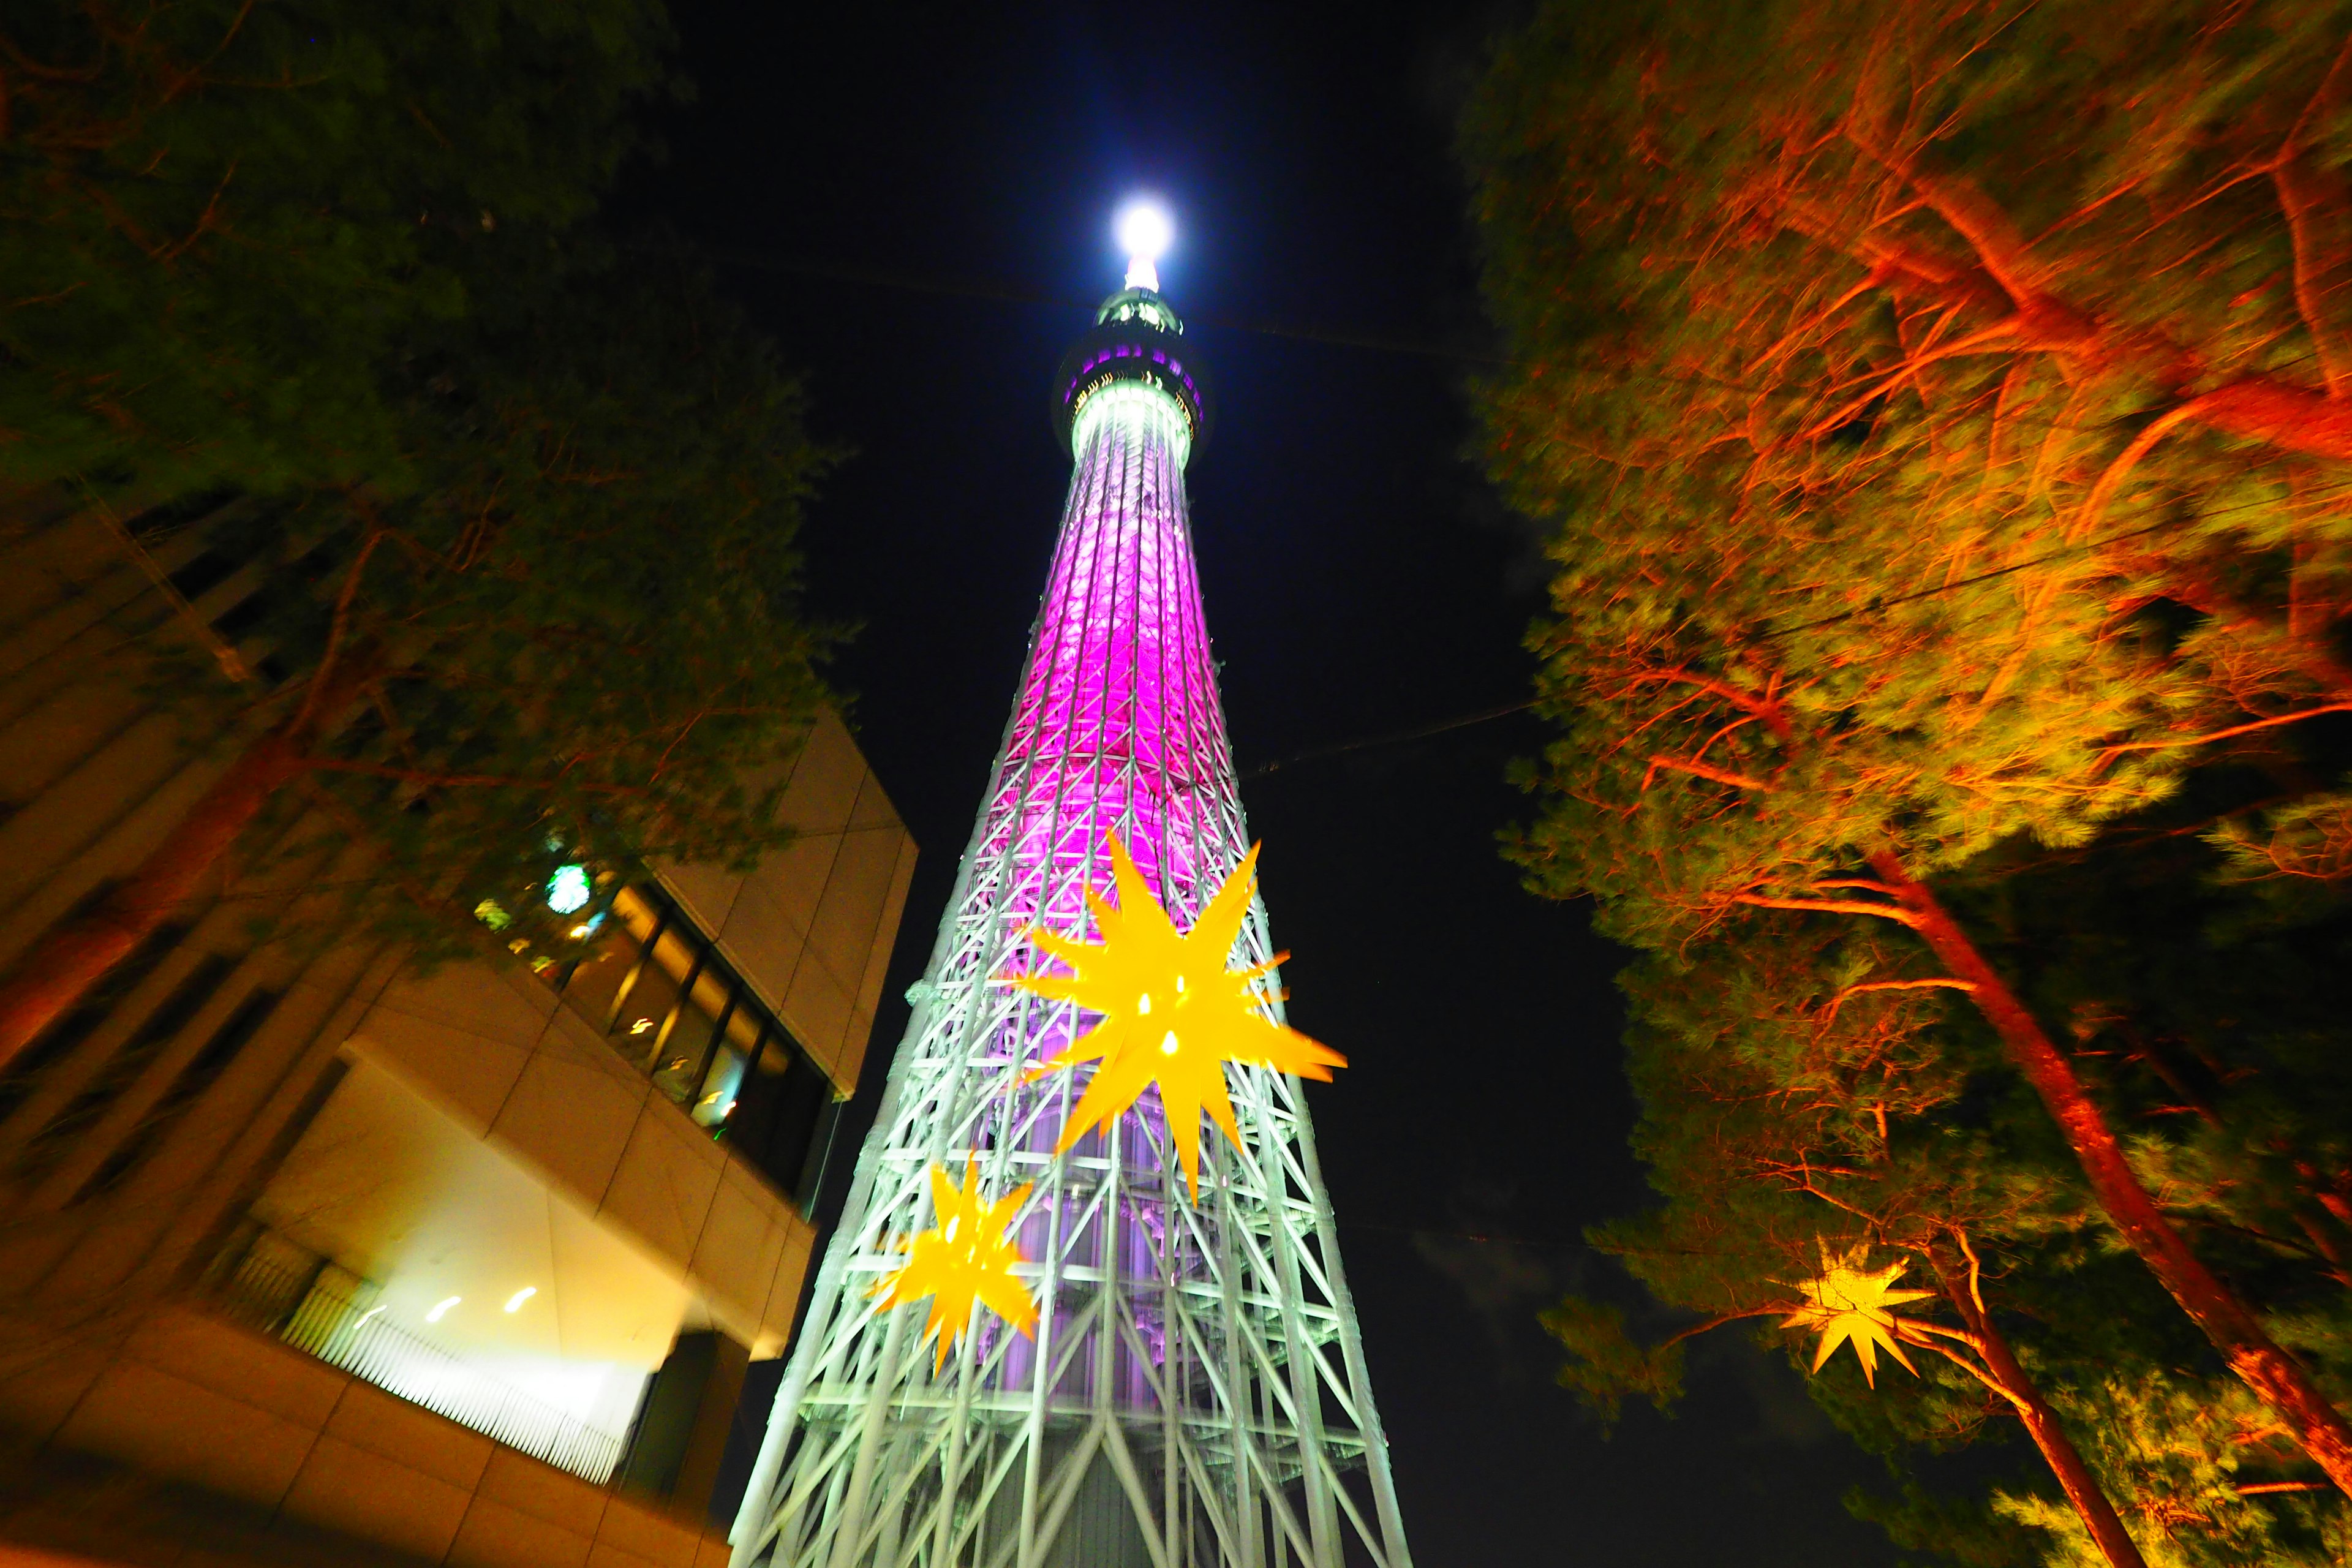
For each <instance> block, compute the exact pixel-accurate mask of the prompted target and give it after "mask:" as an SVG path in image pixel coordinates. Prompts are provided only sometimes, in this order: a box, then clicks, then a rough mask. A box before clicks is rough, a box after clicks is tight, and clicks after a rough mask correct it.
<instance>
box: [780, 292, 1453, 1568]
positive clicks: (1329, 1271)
mask: <svg viewBox="0 0 2352 1568" xmlns="http://www.w3.org/2000/svg"><path fill="white" fill-rule="evenodd" d="M1181 331H1182V328H1181V323H1180V322H1178V321H1176V320H1175V318H1174V316H1173V314H1172V312H1170V311H1168V310H1167V309H1166V306H1165V302H1164V301H1161V300H1159V298H1158V296H1157V295H1156V294H1154V293H1152V292H1151V291H1150V290H1138V289H1129V290H1127V291H1125V292H1124V293H1122V294H1118V295H1114V296H1113V297H1112V299H1111V300H1110V301H1109V302H1108V304H1106V305H1105V307H1104V309H1103V313H1102V316H1101V317H1100V318H1099V320H1098V324H1097V330H1096V331H1095V332H1094V333H1092V334H1090V335H1089V337H1088V338H1087V340H1084V341H1083V342H1081V344H1080V345H1079V348H1078V349H1077V350H1074V351H1073V353H1072V358H1071V359H1070V360H1069V361H1067V362H1066V363H1065V366H1064V370H1065V375H1064V387H1063V394H1064V406H1063V414H1064V417H1065V419H1066V422H1067V427H1068V428H1069V429H1070V432H1071V438H1072V453H1073V456H1074V458H1075V459H1076V470H1075V473H1074V475H1073V478H1072V481H1071V486H1070V492H1069V499H1068V502H1067V505H1066V509H1065V511H1064V514H1063V520H1062V528H1061V534H1060V538H1059V541H1058V542H1057V544H1056V547H1055V553H1054V559H1053V564H1052V567H1051V570H1050V574H1049V575H1048V578H1047V583H1046V588H1045V598H1044V601H1043V604H1042V605H1041V607H1040V610H1039V614H1038V617H1037V622H1036V625H1035V628H1034V632H1033V633H1032V636H1031V641H1030V649H1029V657H1028V662H1027V665H1026V668H1025V670H1024V676H1023V679H1022V682H1021V688H1020V695H1019V698H1018V700H1017V701H1016V703H1015V705H1014V708H1013V716H1012V720H1011V722H1010V723H1009V724H1008V726H1007V728H1006V731H1005V737H1004V741H1003V747H1002V749H1001V750H1000V752H999V753H998V756H997V761H996V765H995V769H994V772H993V773H992V778H991V782H990V784H989V792H988V796H987V801H986V804H985V805H984V806H983V808H982V811H981V814H980V818H979V822H978V824H977V826H976V827H975V829H974V832H973V835H972V839H971V845H970V847H968V848H967V850H966V851H965V855H964V859H963V863H962V868H961V874H960V877H959V879H958V883H957V888H956V891H955V894H954V897H953V900H952V901H951V902H950V906H949V910H948V914H947V916H946V918H945V920H944V921H942V924H941V927H940V936H939V942H938V945H937V947H936V948H935V949H934V951H933V953H932V957H931V963H930V967H929V972H928V973H927V975H926V977H925V979H924V980H923V982H922V983H921V984H919V985H918V986H917V987H916V988H915V991H914V993H913V995H914V1000H915V1003H916V1006H915V1011H914V1016H913V1018H912V1020H911V1021H910V1023H909V1024H908V1033H907V1036H906V1038H905V1041H904V1043H903V1044H902V1045H901V1046H900V1047H899V1052H898V1057H897V1058H896V1060H895V1061H894V1062H893V1064H892V1067H891V1073H890V1079H889V1086H888V1089H887V1093H886V1095H885V1098H884V1100H883V1102H882V1106H881V1109H880V1111H879V1114H878V1116H877V1121H876V1122H875V1126H874V1130H873V1131H872V1133H871V1135H870V1136H869V1137H868V1139H867V1141H866V1146H865V1149H864V1151H863V1152H862V1154H861V1156H860V1159H859V1162H858V1166H857V1173H856V1184H855V1186H854V1188H853V1190H852V1192H851V1194H850V1197H849V1201H848V1206H847V1209H846V1211H845V1214H844V1215H843V1217H842V1221H841V1225H840V1226H839V1229H838V1230H837V1232H836V1233H835V1237H834V1238H833V1242H832V1245H831V1247H830V1248H829V1249H828V1251H827V1253H826V1255H825V1258H824V1264H823V1267H822V1269H821V1271H820V1273H819V1276H818V1280H817V1285H816V1289H815V1294H814V1300H813V1301H812V1303H811V1305H810V1308H809V1311H808V1315H807V1317H806V1319H805V1320H804V1321H803V1325H802V1328H801V1331H800V1333H799V1336H798V1339H797V1342H796V1345H795V1349H794V1352H793V1358H792V1363H791V1365H790V1367H789V1369H788V1371H787V1373H786V1377H785V1381H784V1384H783V1386H782V1389H781V1391H780V1392H779V1394H778V1397H777V1402H776V1405H775V1409H774V1413H773V1415H772V1418H771V1421H770V1425H769V1428H768V1433H767V1438H766V1442H765V1444H764V1446H763V1447H762V1449H761V1455H760V1458H759V1461H758V1465H757V1468H755V1470H754V1472H753V1475H752V1479H751V1487H750V1489H749V1491H748V1492H747V1493H746V1497H745V1504H744V1510H743V1512H742V1514H741V1516H740V1518H739V1520H738V1521H737V1524H736V1530H735V1537H734V1539H735V1557H734V1563H735V1565H736V1568H950V1565H951V1564H952V1565H969V1568H1210V1565H1217V1568H1287V1565H1289V1564H1293V1563H1297V1564H1300V1565H1302V1568H1341V1565H1342V1564H1343V1563H1370V1564H1373V1565H1375V1568H1410V1563H1411V1559H1410V1557H1409V1555H1408V1553H1407V1552H1406V1548H1405V1542H1404V1535H1403V1531H1402V1526H1401V1524H1400V1521H1399V1518H1398V1513H1397V1507H1396V1500H1395V1495H1394V1491H1393V1489H1392V1487H1391V1481H1390V1477H1389V1469H1388V1455H1387V1447H1386V1443H1385V1440H1384V1439H1383V1437H1382V1436H1381V1426H1380V1420H1379V1417H1378V1415H1377V1414H1376V1413H1375V1412H1374V1410H1373V1407H1372V1399H1371V1390H1370V1383H1369V1381H1368V1379H1367V1376H1366V1373H1365V1369H1364V1356H1363V1347H1362V1343H1361V1341H1360V1336H1359V1334H1358V1331H1357V1327H1356V1320H1355V1311H1354V1308H1353V1306H1352V1305H1351V1304H1350V1302H1349V1296H1348V1289H1347V1282H1346V1279H1345V1278H1344V1276H1343V1275H1342V1273H1341V1270H1340V1264H1339V1246H1338V1241H1337V1238H1336V1236H1335V1234H1334V1229H1333V1222H1332V1216H1331V1206H1330V1203H1329V1200H1328V1197H1327V1196H1326V1195H1325V1192H1324V1186H1323V1180H1322V1176H1321V1173H1320V1171H1319V1170H1318V1166H1317V1163H1316V1154H1315V1142H1314V1137H1313V1134H1312V1131H1311V1130H1310V1128H1309V1126H1308V1121H1307V1110H1306V1107H1305V1105H1304V1103H1303V1102H1302V1100H1301V1096H1300V1093H1299V1088H1298V1084H1297V1081H1296V1080H1295V1079H1288V1078H1286V1077H1283V1076H1280V1075H1276V1074H1274V1073H1270V1072H1267V1071H1265V1070H1262V1069H1257V1068H1229V1069H1228V1073H1229V1080H1228V1081H1229V1086H1230V1089H1231V1092H1232V1096H1233V1100H1234V1110H1235V1114H1236V1117H1237V1120H1238V1122H1239V1125H1240V1127H1241V1131H1242V1135H1243V1136H1242V1142H1241V1144H1240V1145H1239V1146H1238V1147H1236V1146H1234V1144H1232V1143H1230V1142H1227V1141H1226V1140H1225V1139H1224V1138H1223V1136H1222V1135H1221V1134H1218V1133H1216V1132H1214V1131H1209V1132H1208V1134H1207V1136H1206V1137H1205V1138H1204V1140H1203V1158H1202V1173H1201V1185H1200V1191H1199V1194H1198V1196H1197V1199H1196V1198H1194V1197H1192V1196H1191V1195H1190V1194H1188V1193H1187V1192H1186V1190H1185V1188H1184V1184H1183V1178H1182V1175H1181V1172H1180V1171H1179V1169H1178V1165H1177V1160H1176V1157H1175V1153H1174V1151H1173V1150H1172V1149H1171V1147H1170V1145H1169V1140H1168V1136H1167V1132H1168V1130H1167V1127H1166V1125H1165V1121H1164V1118H1163V1117H1162V1115H1161V1113H1160V1108H1159V1105H1158V1103H1157V1100H1156V1096H1155V1097H1152V1098H1147V1099H1146V1100H1144V1101H1143V1102H1141V1103H1140V1104H1139V1105H1138V1107H1137V1108H1136V1109H1135V1110H1132V1111H1130V1112H1129V1113H1128V1114H1127V1115H1125V1116H1123V1117H1121V1118H1120V1119H1119V1121H1118V1123H1117V1124H1116V1125H1115V1126H1114V1127H1113V1128H1112V1129H1111V1130H1110V1131H1108V1132H1106V1133H1099V1134H1093V1135H1089V1136H1088V1137H1087V1138H1086V1139H1085V1140H1083V1141H1082V1142H1079V1143H1078V1144H1077V1145H1076V1148H1074V1149H1073V1150H1072V1151H1071V1152H1069V1153H1068V1154H1066V1155H1064V1156H1061V1157H1058V1158H1057V1157H1056V1156H1055V1153H1054V1152H1053V1151H1054V1148H1055V1142H1056V1140H1057V1139H1058V1137H1059V1135H1060V1132H1061V1130H1062V1127H1063V1123H1064V1120H1065V1118H1066V1117H1067V1116H1068V1114H1069V1111H1070V1108H1071V1106H1072V1105H1073V1104H1074V1103H1075V1100H1076V1096H1077V1095H1078V1094H1079V1093H1081V1092H1082V1091H1083V1089H1084V1088H1085V1079H1084V1078H1083V1076H1081V1075H1078V1074H1072V1073H1068V1072H1057V1073H1055V1074H1052V1075H1050V1076H1049V1077H1046V1078H1045V1079H1042V1080H1040V1081H1037V1082H1035V1083H1034V1084H1027V1085H1024V1083H1023V1082H1022V1081H1021V1079H1022V1075H1023V1073H1024V1069H1025V1068H1030V1067H1033V1066H1034V1065H1035V1064H1036V1063H1037V1062H1038V1061H1040V1060H1042V1059H1043V1058H1045V1057H1047V1056H1050V1055H1052V1054H1053V1053H1055V1051H1058V1050H1060V1049H1061V1048H1062V1047H1064V1046H1066V1045H1067V1044H1068V1043H1069V1042H1070V1040H1071V1039H1072V1038H1073V1037H1075V1036H1076V1034H1077V1033H1078V1032H1080V1031H1082V1030H1083V1029H1084V1028H1085V1027H1086V1026H1087V1024H1088V1023H1089V1022H1091V1016H1089V1015H1083V1014H1080V1013H1078V1012H1077V1011H1076V1010H1075V1009H1074V1008H1072V1007H1071V1006H1070V1005H1066V1004H1061V1003H1055V1002H1048V1001H1045V1000H1044V999H1041V998H1038V997H1034V996H1030V995H1028V994H1024V993H1020V992H1016V991H1013V990H1012V989H1010V988H1008V987H1006V986H1005V985H1003V984H1001V983H1000V979H999V977H1002V976H1003V975H1006V974H1009V973H1017V972H1021V971H1024V970H1026V969H1028V968H1030V967H1032V966H1033V965H1035V964H1038V963H1042V962H1044V961H1043V960H1042V958H1041V957H1040V955H1038V954H1037V953H1036V952H1035V951H1034V948H1033V947H1032V946H1031V945H1030V943H1029V942H1027V941H1026V940H1024V932H1026V931H1028V930H1029V929H1030V928H1031V927H1032V926H1033V925H1044V926H1045V927H1047V928H1049V929H1051V930H1054V931H1060V932H1066V933H1071V934H1083V935H1086V936H1087V937H1092V936H1093V934H1094V933H1093V931H1091V930H1090V923H1091V922H1090V921H1089V917H1088V915H1087V910H1086V907H1085V901H1084V893H1085V890H1086V889H1087V888H1089V887H1092V888H1094V889H1097V890H1098V891H1107V890H1108V888H1109V886H1110V874H1109V866H1108V849H1107V847H1106V837H1107V835H1108V832H1110V831H1111V830H1113V829H1116V830H1117V831H1118V834H1119V836H1120V837H1121V839H1122V840H1123V841H1124V842H1125V843H1126V845H1127V846H1128V847H1129V851H1130V852H1131V853H1132V854H1133V856H1134V857H1135V859H1136V862H1137V864H1138V866H1139V868H1140V869H1141V870H1142V872H1143V874H1144V875H1145V877H1146V878H1147V879H1149V880H1150V882H1151V884H1152V886H1153V887H1154V888H1155V889H1157V890H1158V891H1159V893H1160V898H1161V900H1162V901H1163V902H1164V903H1165V904H1166V905H1167V907H1168V909H1169V910H1170V912H1171V915H1173V916H1174V917H1175V918H1176V919H1177V921H1179V923H1180V924H1189V923H1190V921H1191V919H1192V917H1193V916H1194V915H1195V914H1197V912H1198V910H1199V909H1200V908H1201V906H1202V903H1203V902H1204V901H1205V900H1207V899H1208V897H1209V896H1210V895H1211V894H1212V893H1213V892H1214V890H1215V889H1216V887H1217V886H1218V884H1219V883H1220V882H1221V881H1222V880H1223V878H1224V877H1225V876H1226V875H1227V874H1228V873H1229V872H1230V871H1231V870H1232V869H1233V868H1234V866H1235V865H1236V864H1237V863H1238V862H1239V860H1240V858H1241V857H1242V855H1243V853H1244V850H1245V849H1246V847H1247V845H1248V833H1247V830H1246V828H1245V826H1244V822H1243V816H1242V808H1241V801H1240V795H1239V791H1238V789H1237V787H1236V784H1235V781H1234V767H1233V758H1232V752H1231V749H1230V747H1229V746H1228V744H1227V742H1226V737H1225V729H1224V717H1223V710H1222V709H1221V706H1220V704H1219V700H1218V694H1217V684H1216V675H1215V668H1214V666H1213V663H1212V661H1211V658H1210V653H1209V639H1208V635H1207V630H1206V627H1205V626H1204V624H1203V622H1202V613H1201V595H1200V583H1199V578H1198V575H1197V574H1196V572H1195V570H1194V565H1193V560H1192V534H1191V529H1190V524H1189V521H1188V518H1187V506H1186V500H1185V492H1184V465H1185V462H1186V459H1187V457H1188V455H1189V451H1190V447H1191V444H1192V438H1193V436H1194V435H1195V433H1196V431H1197V429H1198V428H1199V426H1200V425H1201V422H1202V400H1201V398H1200V396H1199V395H1198V393H1197V390H1196V388H1195V385H1194V379H1193V376H1192V374H1188V373H1187V371H1186V369H1185V366H1184V364H1183V363H1182V361H1183V358H1185V357H1192V356H1191V355H1190V354H1189V353H1187V352H1186V350H1185V345H1184V344H1183V342H1182V341H1181V338H1180V337H1179V336H1177V334H1179V333H1181ZM1180 356H1181V357H1180ZM1197 368H1198V367H1197V366H1196V367H1195V369H1196V370H1197ZM1271 951H1272V950H1271V946H1270V943H1269V942H1268V939H1267V931H1266V923H1265V910H1264V907H1263V905H1262V904H1261V905H1257V906H1255V907H1254V908H1253V910H1252V911H1251V917H1250V920H1249V922H1248V924H1247V926H1246V928H1245V929H1244V934H1243V937H1242V939H1241V942H1240V943H1239V945H1238V947H1237V950H1236V954H1235V959H1236V962H1239V963H1255V962H1258V961H1259V960H1262V959H1264V958H1266V957H1268V956H1270V955H1271ZM1265 1005H1266V1006H1267V1008H1268V1009H1270V1010H1271V1011H1273V1012H1274V1013H1275V1014H1276V1016H1279V1013H1280V1008H1281V1005H1282V1004H1281V1000H1280V997H1279V994H1278V991H1277V989H1276V985H1275V983H1274V982H1272V981H1269V982H1268V983H1267V990H1266V992H1265ZM1083 1070H1086V1069H1082V1072H1083ZM967 1159H969V1160H971V1161H972V1162H973V1163H974V1165H975V1168H976V1169H977V1171H978V1173H979V1180H980V1182H981V1184H982V1188H983V1190H984V1191H985V1192H986V1193H987V1194H990V1195H992V1196H993V1195H994V1194H1001V1193H1003V1192H1006V1191H1009V1190H1010V1189H1012V1188H1013V1187H1014V1186H1017V1185H1018V1184H1022V1183H1024V1182H1029V1183H1034V1184H1035V1185H1034V1191H1033V1192H1032V1193H1031V1194H1030V1197H1029V1200H1028V1203H1027V1205H1026V1206H1025V1208H1024V1211H1023V1212H1024V1217H1023V1218H1022V1220H1021V1222H1020V1226H1019V1231H1018V1236H1019V1239H1020V1244H1021V1248H1022V1251H1023V1252H1024V1255H1025V1256H1026V1257H1027V1258H1030V1259H1032V1260H1033V1261H1032V1262H1031V1263H1030V1264H1028V1265H1027V1267H1026V1268H1025V1269H1024V1277H1025V1278H1026V1279H1028V1280H1029V1282H1030V1283H1031V1284H1032V1286H1033V1289H1034V1294H1035V1297H1036V1300H1037V1301H1038V1303H1039V1306H1040V1310H1041V1318H1040V1321H1039V1323H1038V1326H1037V1331H1036V1337H1035V1339H1034V1342H1032V1341H1031V1340H1029V1339H1025V1338H1024V1337H1022V1336H1020V1335H1019V1334H1017V1333H1015V1332H1013V1331H1011V1330H1009V1329H1008V1328H1007V1327H1006V1326H1005V1325H1004V1324H1003V1322H1001V1321H997V1320H996V1319H995V1318H993V1317H992V1316H991V1315H990V1314H988V1313H987V1312H985V1311H983V1312H982V1313H980V1314H979V1316H978V1321H977V1324H976V1326H975V1328H974V1329H973V1331H972V1332H971V1334H970V1335H969V1336H967V1338H966V1339H965V1340H964V1342H963V1343H962V1345H961V1347H960V1348H959V1350H958V1351H957V1352H955V1353H954V1354H952V1355H950V1357H949V1358H948V1361H947V1363H946V1366H945V1368H944V1370H943V1371H938V1372H935V1371H934V1368H933V1362H932V1354H931V1352H930V1351H929V1349H927V1348H926V1346H925V1345H924V1344H923V1343H922V1324H923V1308H922V1306H921V1304H919V1303H918V1304H912V1305H908V1306H905V1307H901V1308H898V1309H897V1310H892V1311H889V1312H887V1313H877V1311H876V1310H874V1307H873V1303H872V1302H871V1300H869V1299H868V1293H869V1292H870V1291H871V1290H872V1289H873V1288H874V1286H875V1284H876V1282H877V1280H878V1279H881V1277H882V1276H883V1275H885V1274H887V1272H889V1271H890V1270H891V1269H893V1268H896V1267H898V1263H899V1262H900V1261H902V1260H903V1255H902V1254H901V1253H899V1252H898V1251H897V1250H896V1249H895V1247H894V1242H895V1241H896V1240H897V1239H898V1238H899V1237H905V1236H908V1235H912V1234H914V1233H916V1232H918V1231H919V1230H922V1229H923V1228H925V1227H927V1226H929V1225H930V1224H931V1223H932V1221H931V1214H930V1195H929V1183H928V1176H927V1173H928V1172H929V1169H930V1167H931V1166H932V1165H933V1164H934V1163H945V1164H947V1165H949V1166H950V1168H951V1169H957V1170H959V1171H960V1170H961V1167H962V1165H963V1163H964V1162H965V1161H966V1160H967Z"/></svg>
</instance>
